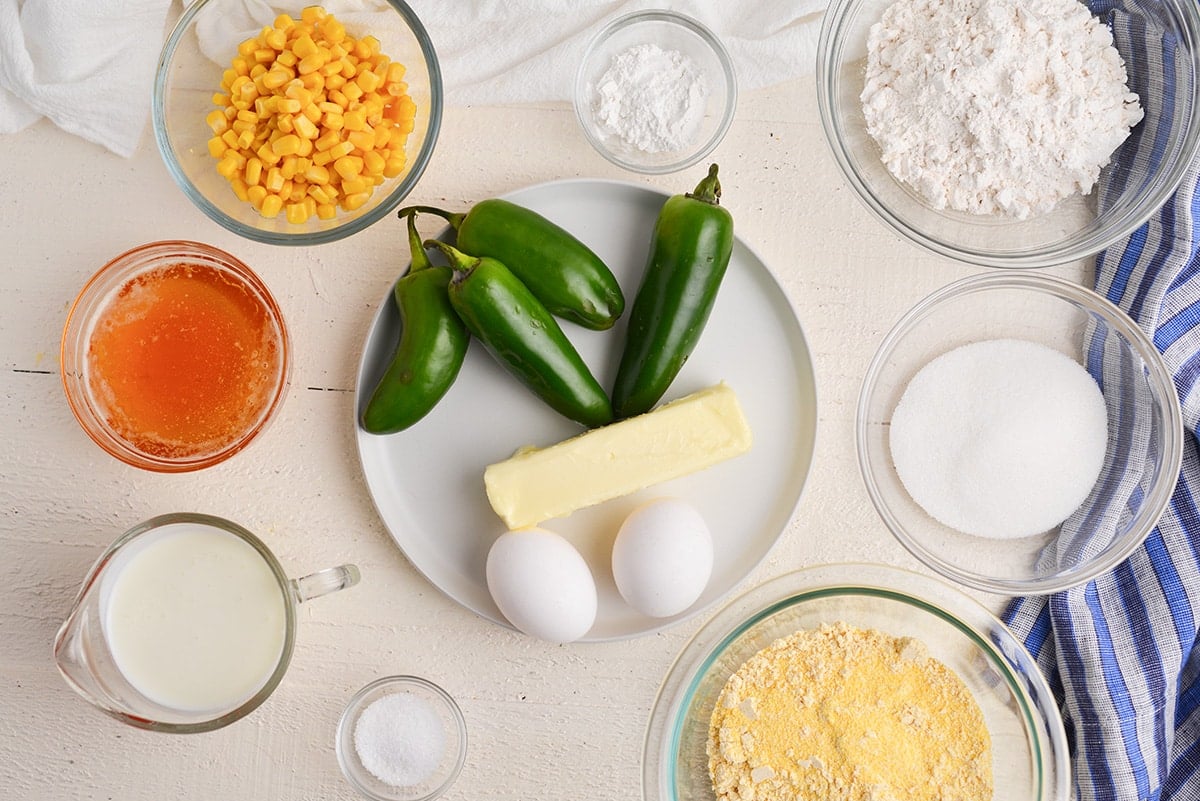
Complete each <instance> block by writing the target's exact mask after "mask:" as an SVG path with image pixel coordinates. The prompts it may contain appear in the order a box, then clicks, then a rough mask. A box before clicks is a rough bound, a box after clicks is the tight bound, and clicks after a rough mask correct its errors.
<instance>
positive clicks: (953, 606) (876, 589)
mask: <svg viewBox="0 0 1200 801" xmlns="http://www.w3.org/2000/svg"><path fill="white" fill-rule="evenodd" d="M831 595H871V596H875V597H885V598H888V599H889V600H893V601H899V602H904V603H909V604H911V605H912V606H913V607H915V608H917V609H919V610H921V611H923V612H927V613H929V614H932V615H935V616H937V617H939V618H941V619H942V620H944V621H945V622H947V623H949V624H951V625H952V626H954V627H955V628H957V629H958V630H959V631H960V632H961V633H962V634H963V635H964V636H966V637H967V638H968V639H970V640H971V641H972V642H974V643H975V644H976V645H977V646H979V648H980V650H981V651H982V652H983V653H985V654H987V655H988V657H989V662H990V663H991V664H993V665H994V666H996V667H997V668H998V669H999V671H1000V672H1001V673H1002V674H1003V676H1004V679H1005V681H1006V683H1007V685H1008V686H1009V687H1010V688H1011V689H1012V690H1013V692H1014V696H1015V697H1016V698H1017V699H1018V701H1019V703H1020V705H1021V707H1022V709H1021V713H1022V716H1023V718H1024V720H1025V722H1026V728H1027V730H1031V731H1032V732H1033V733H1034V735H1035V737H1034V739H1035V741H1036V742H1034V743H1031V751H1033V753H1034V755H1035V757H1036V762H1037V765H1036V768H1037V771H1038V774H1039V776H1038V778H1039V782H1038V783H1039V785H1040V786H1041V787H1042V793H1041V794H1040V795H1039V796H1038V797H1037V798H1036V799H1034V800H1033V801H1066V799H1068V798H1069V797H1070V795H1069V786H1070V775H1071V771H1070V756H1069V749H1068V746H1067V735H1066V730H1065V728H1064V726H1063V721H1062V717H1061V715H1060V714H1059V711H1058V706H1057V704H1056V702H1055V700H1054V694H1053V692H1052V691H1051V689H1050V686H1049V684H1048V683H1047V682H1046V679H1045V677H1043V676H1042V673H1041V671H1040V670H1039V669H1038V667H1037V664H1036V663H1035V662H1034V660H1033V657H1032V656H1031V655H1030V654H1029V652H1028V651H1027V650H1026V649H1025V646H1024V645H1023V644H1022V643H1021V642H1019V641H1018V640H1017V639H1016V637H1015V636H1013V634H1012V633H1011V632H1010V631H1009V629H1008V628H1007V627H1006V626H1005V625H1004V624H1003V623H1002V622H1001V621H1000V619H999V618H997V617H996V616H995V615H994V614H992V613H991V612H990V611H988V610H987V609H986V608H985V607H984V606H983V605H982V604H980V603H979V602H978V601H976V600H975V599H973V598H971V597H969V596H967V595H966V594H964V593H963V592H962V591H961V590H959V589H958V588H956V587H953V586H951V585H950V584H948V583H946V582H945V581H941V580H939V579H936V578H932V577H927V576H923V575H920V574H918V573H914V572H912V571H910V570H905V569H903V568H899V567H894V566H891V565H884V564H876V563H865V562H864V563H855V562H839V563H830V564H820V565H812V566H809V567H804V568H800V569H798V570H794V571H792V572H790V573H785V574H783V575H780V576H776V577H775V578H773V579H769V580H767V581H766V582H764V583H763V584H760V585H758V586H757V587H754V588H753V589H750V590H748V591H746V592H745V593H743V594H742V595H740V596H738V597H736V598H734V599H733V600H732V601H730V602H729V603H728V604H727V605H726V606H725V607H723V608H722V609H721V610H720V611H718V612H717V613H716V614H715V615H714V616H713V617H712V618H711V619H710V620H709V621H708V622H706V623H705V624H704V626H703V627H701V628H700V629H699V630H698V631H697V632H696V633H695V634H694V635H692V638H691V639H690V640H689V641H688V642H687V643H686V644H685V645H684V647H683V649H682V650H681V651H680V652H679V655H678V656H677V657H676V658H675V660H674V661H673V662H672V664H671V666H670V667H669V668H668V670H667V674H666V677H665V678H664V679H663V682H662V685H661V686H660V688H659V691H658V693H657V695H656V696H655V699H654V703H653V704H652V706H651V711H650V717H649V720H648V723H647V725H646V735H645V744H644V748H643V757H642V796H643V798H644V799H646V801H677V797H676V795H675V793H674V786H675V777H676V770H675V764H674V755H675V754H676V753H677V752H678V746H679V738H680V729H681V727H682V725H683V723H684V721H683V719H682V717H681V716H680V711H681V710H683V709H686V708H687V707H688V705H689V704H690V702H691V699H692V696H693V694H694V693H695V690H696V687H697V684H698V682H699V681H700V679H701V678H702V677H703V675H704V673H705V672H706V671H707V670H708V668H709V667H710V666H711V665H712V663H713V661H714V660H715V659H716V658H717V657H718V656H719V655H720V653H721V652H722V651H723V650H724V649H725V648H726V647H727V646H728V645H729V644H730V643H732V642H733V641H734V640H736V639H737V638H738V637H739V636H740V635H741V634H742V633H743V632H745V631H746V630H747V629H749V628H751V627H752V626H754V625H756V624H757V623H759V622H761V621H762V620H765V619H766V618H768V617H770V616H771V615H773V614H775V613H776V612H779V611H782V610H784V609H786V608H789V607H791V606H794V605H795V604H798V603H803V602H804V601H807V600H810V599H816V598H824V597H829V596H831ZM989 632H990V633H992V634H993V635H994V637H995V640H993V639H990V638H989V637H988V633H989ZM1018 674H1019V675H1018ZM1035 710H1040V711H1041V713H1040V714H1037V715H1036V717H1035V715H1034V711H1035ZM1038 723H1041V724H1042V725H1044V727H1045V732H1043V733H1044V734H1045V735H1046V737H1045V739H1042V738H1041V737H1040V736H1039V735H1038V732H1039V727H1038V725H1037V724H1038ZM1044 759H1049V760H1050V761H1051V763H1052V764H1051V765H1050V766H1049V767H1050V768H1052V771H1051V776H1052V785H1053V786H1051V782H1050V781H1048V779H1047V767H1048V766H1047V765H1046V764H1045V763H1044V761H1043V760H1044ZM662 788H667V794H666V795H665V796H663V795H660V794H659V790H660V789H662Z"/></svg>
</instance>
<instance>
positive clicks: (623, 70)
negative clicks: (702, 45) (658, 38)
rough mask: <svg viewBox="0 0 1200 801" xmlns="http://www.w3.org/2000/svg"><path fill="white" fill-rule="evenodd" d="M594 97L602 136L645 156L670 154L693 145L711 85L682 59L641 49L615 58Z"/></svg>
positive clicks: (655, 49)
mask: <svg viewBox="0 0 1200 801" xmlns="http://www.w3.org/2000/svg"><path fill="white" fill-rule="evenodd" d="M596 95H597V101H596V103H595V106H594V109H593V110H594V112H595V115H596V121H597V123H598V124H599V127H600V129H601V130H602V131H604V132H605V133H607V134H609V135H611V136H615V137H617V138H619V139H620V140H621V141H623V142H624V143H625V144H627V145H629V146H630V147H633V148H636V149H637V150H641V151H642V152H645V153H667V152H671V151H675V150H682V149H684V148H686V147H688V146H689V145H690V144H692V143H693V142H694V141H695V138H696V134H697V132H698V130H699V127H700V121H701V120H702V119H703V117H704V111H705V106H706V104H707V102H708V81H707V80H706V79H705V77H704V73H703V72H702V71H701V70H700V69H698V68H697V66H696V65H695V63H694V62H693V61H692V60H691V59H690V58H688V57H687V56H686V55H684V54H683V53H680V52H679V51H677V50H665V49H663V48H661V47H659V46H658V45H656V44H640V45H634V46H632V47H629V48H627V49H625V50H622V51H621V52H619V53H617V54H616V56H614V57H613V60H612V63H611V64H610V65H609V66H608V69H607V70H605V72H604V74H603V75H601V77H600V80H599V81H597V83H596Z"/></svg>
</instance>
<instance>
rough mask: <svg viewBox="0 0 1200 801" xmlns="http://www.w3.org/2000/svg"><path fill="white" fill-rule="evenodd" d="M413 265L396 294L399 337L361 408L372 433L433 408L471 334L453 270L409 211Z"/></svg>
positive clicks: (402, 424) (392, 427) (395, 428)
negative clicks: (430, 247) (459, 308)
mask: <svg viewBox="0 0 1200 801" xmlns="http://www.w3.org/2000/svg"><path fill="white" fill-rule="evenodd" d="M408 241H409V247H410V249H411V250H412V265H411V266H410V267H409V270H408V273H407V274H406V275H404V276H403V277H401V278H400V280H398V281H397V282H396V286H395V288H394V289H393V290H392V298H393V300H394V302H395V304H396V309H397V311H398V312H399V314H400V342H399V344H398V345H397V346H396V352H395V354H394V355H393V356H392V360H391V362H389V363H388V366H387V369H386V370H385V371H384V373H383V377H382V378H381V379H380V380H379V384H378V385H377V386H376V387H375V391H374V392H372V393H371V398H370V400H368V401H367V405H366V408H365V409H363V413H362V427H363V429H364V430H366V431H368V432H370V433H372V434H391V433H394V432H396V431H403V430H404V429H406V428H408V427H409V426H411V425H413V424H414V423H416V422H417V421H418V420H420V419H421V418H422V417H424V416H425V415H426V414H428V413H429V411H430V410H431V409H433V407H434V406H435V405H437V402H438V401H439V400H441V399H442V396H443V395H445V394H446V391H447V390H448V389H450V385H451V384H453V383H454V379H455V378H457V377H458V371H459V368H460V367H462V363H463V357H464V356H465V355H466V352H467V344H468V343H469V342H470V335H469V334H468V333H467V329H466V327H465V326H464V325H463V322H462V320H461V319H459V317H458V314H457V312H455V311H454V307H452V306H451V305H450V298H449V297H448V295H447V287H448V286H449V284H450V279H451V277H452V276H453V274H454V271H453V270H452V269H450V268H449V267H435V266H433V265H432V263H431V262H430V261H429V257H428V256H426V255H425V249H424V248H423V247H422V246H421V237H420V236H419V235H418V234H417V227H416V222H415V215H409V217H408Z"/></svg>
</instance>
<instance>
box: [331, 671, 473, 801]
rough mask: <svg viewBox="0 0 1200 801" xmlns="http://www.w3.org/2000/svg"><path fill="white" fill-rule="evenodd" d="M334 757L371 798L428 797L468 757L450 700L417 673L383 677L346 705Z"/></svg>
mask: <svg viewBox="0 0 1200 801" xmlns="http://www.w3.org/2000/svg"><path fill="white" fill-rule="evenodd" d="M336 749H337V757H338V764H339V765H341V768H342V773H343V774H344V775H345V777H346V779H347V781H349V782H350V784H352V785H353V786H354V789H356V790H357V791H358V792H359V793H360V794H362V795H363V796H364V797H366V798H369V799H372V801H433V799H435V798H438V797H440V796H441V795H442V794H443V793H445V792H446V791H447V790H448V789H450V785H452V784H454V780H455V779H457V778H458V774H459V772H460V771H461V770H462V767H463V764H464V763H465V762H466V758H467V726H466V721H465V720H464V719H463V714H462V711H461V710H460V709H459V708H458V704H457V703H456V702H455V701H454V698H452V697H451V696H450V694H449V693H447V692H446V691H445V690H443V689H442V688H441V687H439V686H437V685H436V684H434V683H433V682H431V681H429V680H427V679H423V678H420V677H419V676H385V677H384V678H381V679H376V680H375V681H373V682H371V683H370V684H368V685H366V686H365V687H363V688H362V689H361V690H359V691H358V692H357V693H355V694H354V696H353V697H352V698H351V699H350V701H349V703H347V704H346V709H345V711H344V712H342V717H341V720H339V721H338V728H337V745H336Z"/></svg>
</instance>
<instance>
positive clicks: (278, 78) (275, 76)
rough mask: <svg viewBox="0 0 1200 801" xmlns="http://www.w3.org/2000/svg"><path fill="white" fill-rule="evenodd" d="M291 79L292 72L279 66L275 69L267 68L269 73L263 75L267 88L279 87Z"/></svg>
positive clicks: (264, 84) (263, 81)
mask: <svg viewBox="0 0 1200 801" xmlns="http://www.w3.org/2000/svg"><path fill="white" fill-rule="evenodd" d="M290 80H292V76H291V73H289V72H288V71H287V70H285V69H282V68H278V67H277V68H275V69H271V70H267V74H266V75H264V76H263V79H262V83H263V86H264V87H265V88H267V89H278V88H279V87H281V86H283V85H284V84H286V83H287V82H288V81H290ZM260 94H261V93H260Z"/></svg>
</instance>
